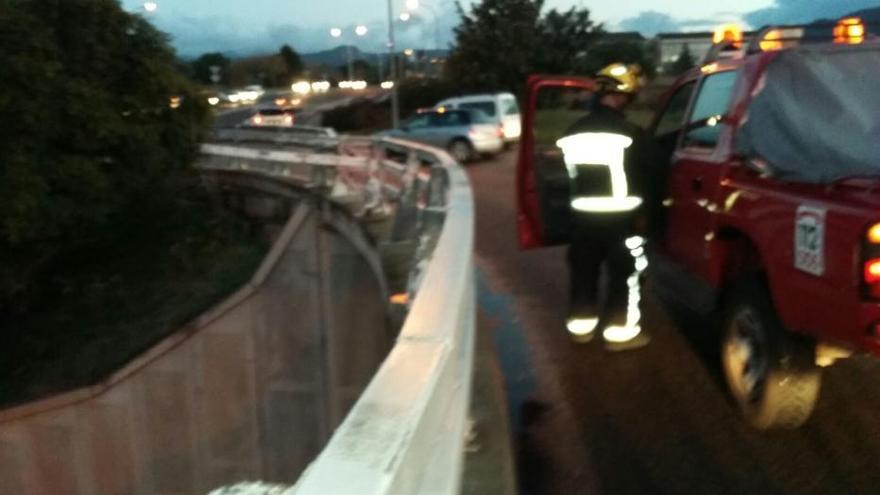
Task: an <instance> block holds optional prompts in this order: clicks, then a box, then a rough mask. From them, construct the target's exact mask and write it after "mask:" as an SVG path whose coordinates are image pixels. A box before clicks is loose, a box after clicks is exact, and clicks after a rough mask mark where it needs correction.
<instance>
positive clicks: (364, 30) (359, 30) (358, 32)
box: [354, 26, 369, 36]
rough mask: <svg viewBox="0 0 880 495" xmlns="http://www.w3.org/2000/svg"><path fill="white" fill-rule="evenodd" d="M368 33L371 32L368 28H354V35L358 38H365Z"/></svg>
mask: <svg viewBox="0 0 880 495" xmlns="http://www.w3.org/2000/svg"><path fill="white" fill-rule="evenodd" d="M368 31H369V30H368V29H367V26H358V27H356V28H354V34H356V35H358V36H364V35H366V34H367V32H368Z"/></svg>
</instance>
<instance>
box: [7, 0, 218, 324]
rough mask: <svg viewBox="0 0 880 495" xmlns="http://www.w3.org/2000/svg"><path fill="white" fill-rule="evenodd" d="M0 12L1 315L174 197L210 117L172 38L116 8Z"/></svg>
mask: <svg viewBox="0 0 880 495" xmlns="http://www.w3.org/2000/svg"><path fill="white" fill-rule="evenodd" d="M0 3H2V6H0V67H3V77H2V78H0V117H2V119H3V121H4V122H6V123H7V124H9V125H3V126H0V156H2V157H3V158H2V160H0V198H2V201H0V259H2V260H3V262H2V263H0V313H2V312H3V311H2V310H7V309H8V310H10V311H11V310H12V309H13V308H14V309H16V310H20V309H21V307H22V304H21V301H22V300H24V299H25V298H26V296H27V294H28V293H29V292H31V291H36V290H47V289H48V288H49V287H50V286H51V285H52V283H54V282H52V280H51V278H50V277H49V276H50V275H51V266H52V263H58V262H59V260H60V259H61V258H62V255H63V253H64V252H68V251H70V250H75V249H78V248H79V249H82V248H84V246H88V245H89V244H90V243H91V242H94V240H95V239H99V238H102V237H104V236H106V235H107V232H109V231H112V230H113V228H114V227H113V226H118V225H121V224H123V223H125V222H130V219H132V218H139V217H142V216H144V215H146V214H148V213H147V212H148V211H150V209H151V208H154V207H156V205H157V204H161V203H162V202H163V201H165V200H166V199H168V198H169V197H173V194H171V193H170V192H169V191H170V190H171V189H172V188H173V184H174V183H175V180H176V178H177V177H179V176H180V175H181V174H183V173H186V171H187V170H188V169H189V166H190V163H191V162H192V160H193V158H194V157H195V154H196V152H197V149H198V148H197V145H198V142H199V139H200V135H201V132H202V131H203V129H204V124H205V122H206V117H207V110H206V108H205V103H204V102H203V99H202V98H198V97H196V94H195V91H194V88H192V87H191V86H190V84H189V83H188V81H186V79H185V78H184V77H183V76H182V75H181V74H180V73H179V72H178V71H177V70H176V65H175V64H176V62H175V56H174V52H173V50H172V49H171V48H170V46H169V44H168V38H167V36H166V35H164V34H163V33H160V32H159V31H157V30H156V29H155V28H154V27H153V26H152V25H151V24H149V23H148V22H147V21H146V20H145V19H143V18H142V17H140V16H136V15H132V14H129V13H126V12H124V11H123V10H122V9H121V7H120V6H119V3H118V2H117V1H115V0H78V1H75V2H71V1H67V0H28V1H20V0H0ZM172 96H179V97H181V99H180V100H179V101H180V102H181V104H180V106H179V107H178V108H176V109H172V108H170V105H169V101H170V98H171V97H172ZM7 314H9V313H7Z"/></svg>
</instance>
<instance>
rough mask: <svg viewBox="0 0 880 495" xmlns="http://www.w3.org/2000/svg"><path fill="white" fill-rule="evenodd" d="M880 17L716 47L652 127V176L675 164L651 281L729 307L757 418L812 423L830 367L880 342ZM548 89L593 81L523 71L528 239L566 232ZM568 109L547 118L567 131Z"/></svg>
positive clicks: (772, 423)
mask: <svg viewBox="0 0 880 495" xmlns="http://www.w3.org/2000/svg"><path fill="white" fill-rule="evenodd" d="M853 26H855V27H853ZM876 28H877V27H876V26H864V25H862V24H861V23H860V22H858V20H857V19H855V20H854V19H845V20H843V21H841V22H840V23H838V24H836V25H835V24H833V23H832V24H829V25H824V24H812V25H810V26H775V27H769V28H765V29H764V30H762V31H760V32H759V33H756V35H755V37H754V40H753V41H752V42H751V43H750V44H748V43H743V42H740V43H739V46H737V44H736V43H733V44H729V43H727V44H725V45H721V46H719V47H717V48H716V49H715V50H714V51H713V52H712V53H713V54H714V55H715V57H714V58H710V59H708V60H707V61H706V62H705V63H704V64H703V65H702V66H701V67H699V68H696V69H694V70H692V71H690V72H688V73H686V74H685V75H683V76H682V77H681V78H680V79H679V80H678V81H677V82H676V83H675V85H674V87H673V88H672V89H671V91H670V92H669V93H668V95H667V96H666V97H665V98H664V99H663V101H662V102H661V105H660V106H659V108H660V110H659V111H658V113H657V114H656V115H655V117H654V121H653V124H652V125H651V126H650V128H649V132H650V133H651V134H653V136H654V138H655V140H656V143H657V144H658V148H659V153H658V156H657V157H656V163H655V166H656V167H657V168H656V170H657V176H658V177H663V176H664V175H668V180H667V181H666V184H667V194H666V196H667V199H666V201H664V203H663V205H664V207H665V223H666V227H665V229H663V231H664V233H665V235H664V237H663V238H662V240H661V241H660V243H659V244H658V245H656V246H655V250H656V252H657V255H656V256H653V257H652V259H651V273H652V274H653V275H652V276H653V277H654V284H653V285H654V286H655V287H657V288H658V290H659V291H660V292H661V294H664V295H667V296H669V297H672V298H675V299H677V300H678V301H680V302H682V303H684V304H686V305H687V306H689V307H691V308H692V309H694V310H696V311H699V312H703V313H709V314H714V315H718V316H719V317H720V318H719V320H720V322H721V325H720V328H719V330H720V333H719V337H720V338H719V344H720V355H721V363H720V364H721V369H722V371H723V373H724V376H725V378H726V381H727V385H728V389H729V392H730V394H731V396H732V397H733V399H734V401H735V403H736V404H737V405H738V407H739V409H740V410H741V412H742V414H743V416H744V417H745V418H746V420H747V421H748V422H749V423H750V424H751V425H752V426H754V427H756V428H758V429H769V428H791V427H796V426H800V425H801V424H803V423H804V422H805V421H806V420H807V419H808V418H809V416H810V415H811V413H812V411H813V408H814V406H815V404H816V401H817V398H818V395H819V388H820V381H821V368H822V367H826V366H830V365H831V364H833V363H834V362H835V361H836V360H837V359H841V358H845V357H847V356H849V355H850V354H852V353H864V354H873V355H874V356H880V161H878V155H877V142H878V140H880V97H878V95H877V91H876V81H878V80H880V41H878V40H877V38H876V37H875V36H874V34H875V33H880V30H878V29H876ZM805 33H809V35H807V34H805ZM822 38H824V40H823V39H822ZM554 88H555V89H556V90H558V91H562V90H563V89H564V90H565V91H569V90H571V89H572V88H577V89H579V90H580V91H582V92H584V93H590V94H594V92H595V89H596V86H595V84H594V82H593V81H592V80H590V79H589V78H576V77H569V76H556V77H552V76H535V77H532V78H531V79H530V80H529V101H530V106H529V108H528V110H527V112H526V119H525V122H526V124H525V129H526V133H525V134H524V137H523V144H522V150H521V155H520V163H519V170H518V174H519V177H518V195H519V201H518V206H519V228H520V241H521V244H522V245H523V246H524V247H540V246H546V245H551V244H557V243H565V242H566V232H567V231H566V227H565V225H566V222H568V219H567V217H566V210H567V207H568V201H569V200H568V198H567V196H566V195H565V194H563V195H559V194H556V193H555V192H558V191H560V187H563V186H564V187H567V186H565V184H566V183H567V178H566V177H565V174H566V172H565V166H564V163H562V158H561V157H559V155H560V152H559V150H558V149H557V150H556V151H555V152H556V157H557V161H556V162H552V158H553V157H550V158H548V156H550V155H548V154H542V153H541V146H544V147H545V148H546V149H548V150H550V148H552V147H553V144H552V143H553V142H552V141H549V140H546V139H545V140H543V141H542V139H540V136H541V134H540V133H539V131H533V130H532V128H533V126H535V125H539V124H540V122H541V119H542V117H546V115H544V116H542V115H536V112H535V111H534V110H535V106H536V105H537V104H538V103H537V102H539V101H544V102H546V101H550V100H553V99H552V98H546V97H543V96H544V95H539V92H542V91H548V90H551V89H554ZM539 96H542V98H539ZM551 96H557V95H551ZM568 100H569V101H574V100H575V99H574V98H568ZM555 101H565V99H564V98H561V97H560V98H555ZM569 108H573V107H571V106H569ZM563 115H566V113H565V112H564V111H560V110H555V113H553V114H552V115H550V116H551V117H553V118H552V119H546V118H545V120H546V121H552V122H553V123H554V125H557V128H560V129H564V128H565V127H559V126H558V120H559V117H560V116H563ZM575 117H576V116H575V115H571V116H570V118H575ZM536 122H537V123H538V124H536ZM545 134H547V133H546V132H545ZM536 136H538V137H539V138H538V139H536ZM710 321H712V319H707V322H710ZM706 327H707V329H710V328H713V326H712V325H710V324H708V323H707V325H706Z"/></svg>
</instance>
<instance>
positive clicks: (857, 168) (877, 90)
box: [736, 44, 880, 183]
mask: <svg viewBox="0 0 880 495" xmlns="http://www.w3.org/2000/svg"><path fill="white" fill-rule="evenodd" d="M736 143H737V150H738V151H739V152H740V153H742V154H743V155H745V156H749V157H759V158H762V159H763V160H764V161H766V162H767V163H768V165H769V166H770V170H771V173H772V175H773V176H774V177H777V178H779V179H781V180H789V181H793V182H806V183H830V182H834V181H836V180H839V179H843V178H846V177H853V176H880V46H877V45H873V44H871V45H870V46H869V45H865V46H860V47H834V46H825V47H812V48H800V49H796V50H790V51H786V52H782V53H780V54H779V55H778V56H777V57H776V58H775V59H774V60H773V61H772V62H770V64H769V66H768V67H767V72H766V76H765V79H764V81H763V82H761V83H759V85H758V87H757V95H756V96H755V97H754V99H753V100H752V102H751V104H750V106H749V109H748V113H747V117H746V120H745V122H744V123H743V124H742V125H741V126H740V128H739V129H738V131H737V138H736Z"/></svg>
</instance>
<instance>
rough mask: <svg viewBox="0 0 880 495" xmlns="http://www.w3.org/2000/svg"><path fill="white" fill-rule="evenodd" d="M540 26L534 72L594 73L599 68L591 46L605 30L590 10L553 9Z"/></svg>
mask: <svg viewBox="0 0 880 495" xmlns="http://www.w3.org/2000/svg"><path fill="white" fill-rule="evenodd" d="M538 29H539V31H538V34H539V37H540V45H539V46H538V47H536V48H537V53H536V54H535V61H534V68H533V71H534V72H541V73H548V74H592V73H593V72H595V71H596V70H597V69H598V68H599V67H597V66H596V62H595V60H592V59H591V58H590V57H589V54H590V47H592V46H594V45H595V44H596V43H597V42H598V41H599V40H600V39H601V36H602V30H601V28H599V27H598V26H596V25H594V23H593V21H591V20H590V12H589V11H588V10H577V9H574V8H572V9H571V10H568V11H567V12H559V11H557V10H555V9H554V10H550V11H549V12H547V14H546V15H544V17H543V18H542V19H541V21H540V22H539V24H538Z"/></svg>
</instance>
